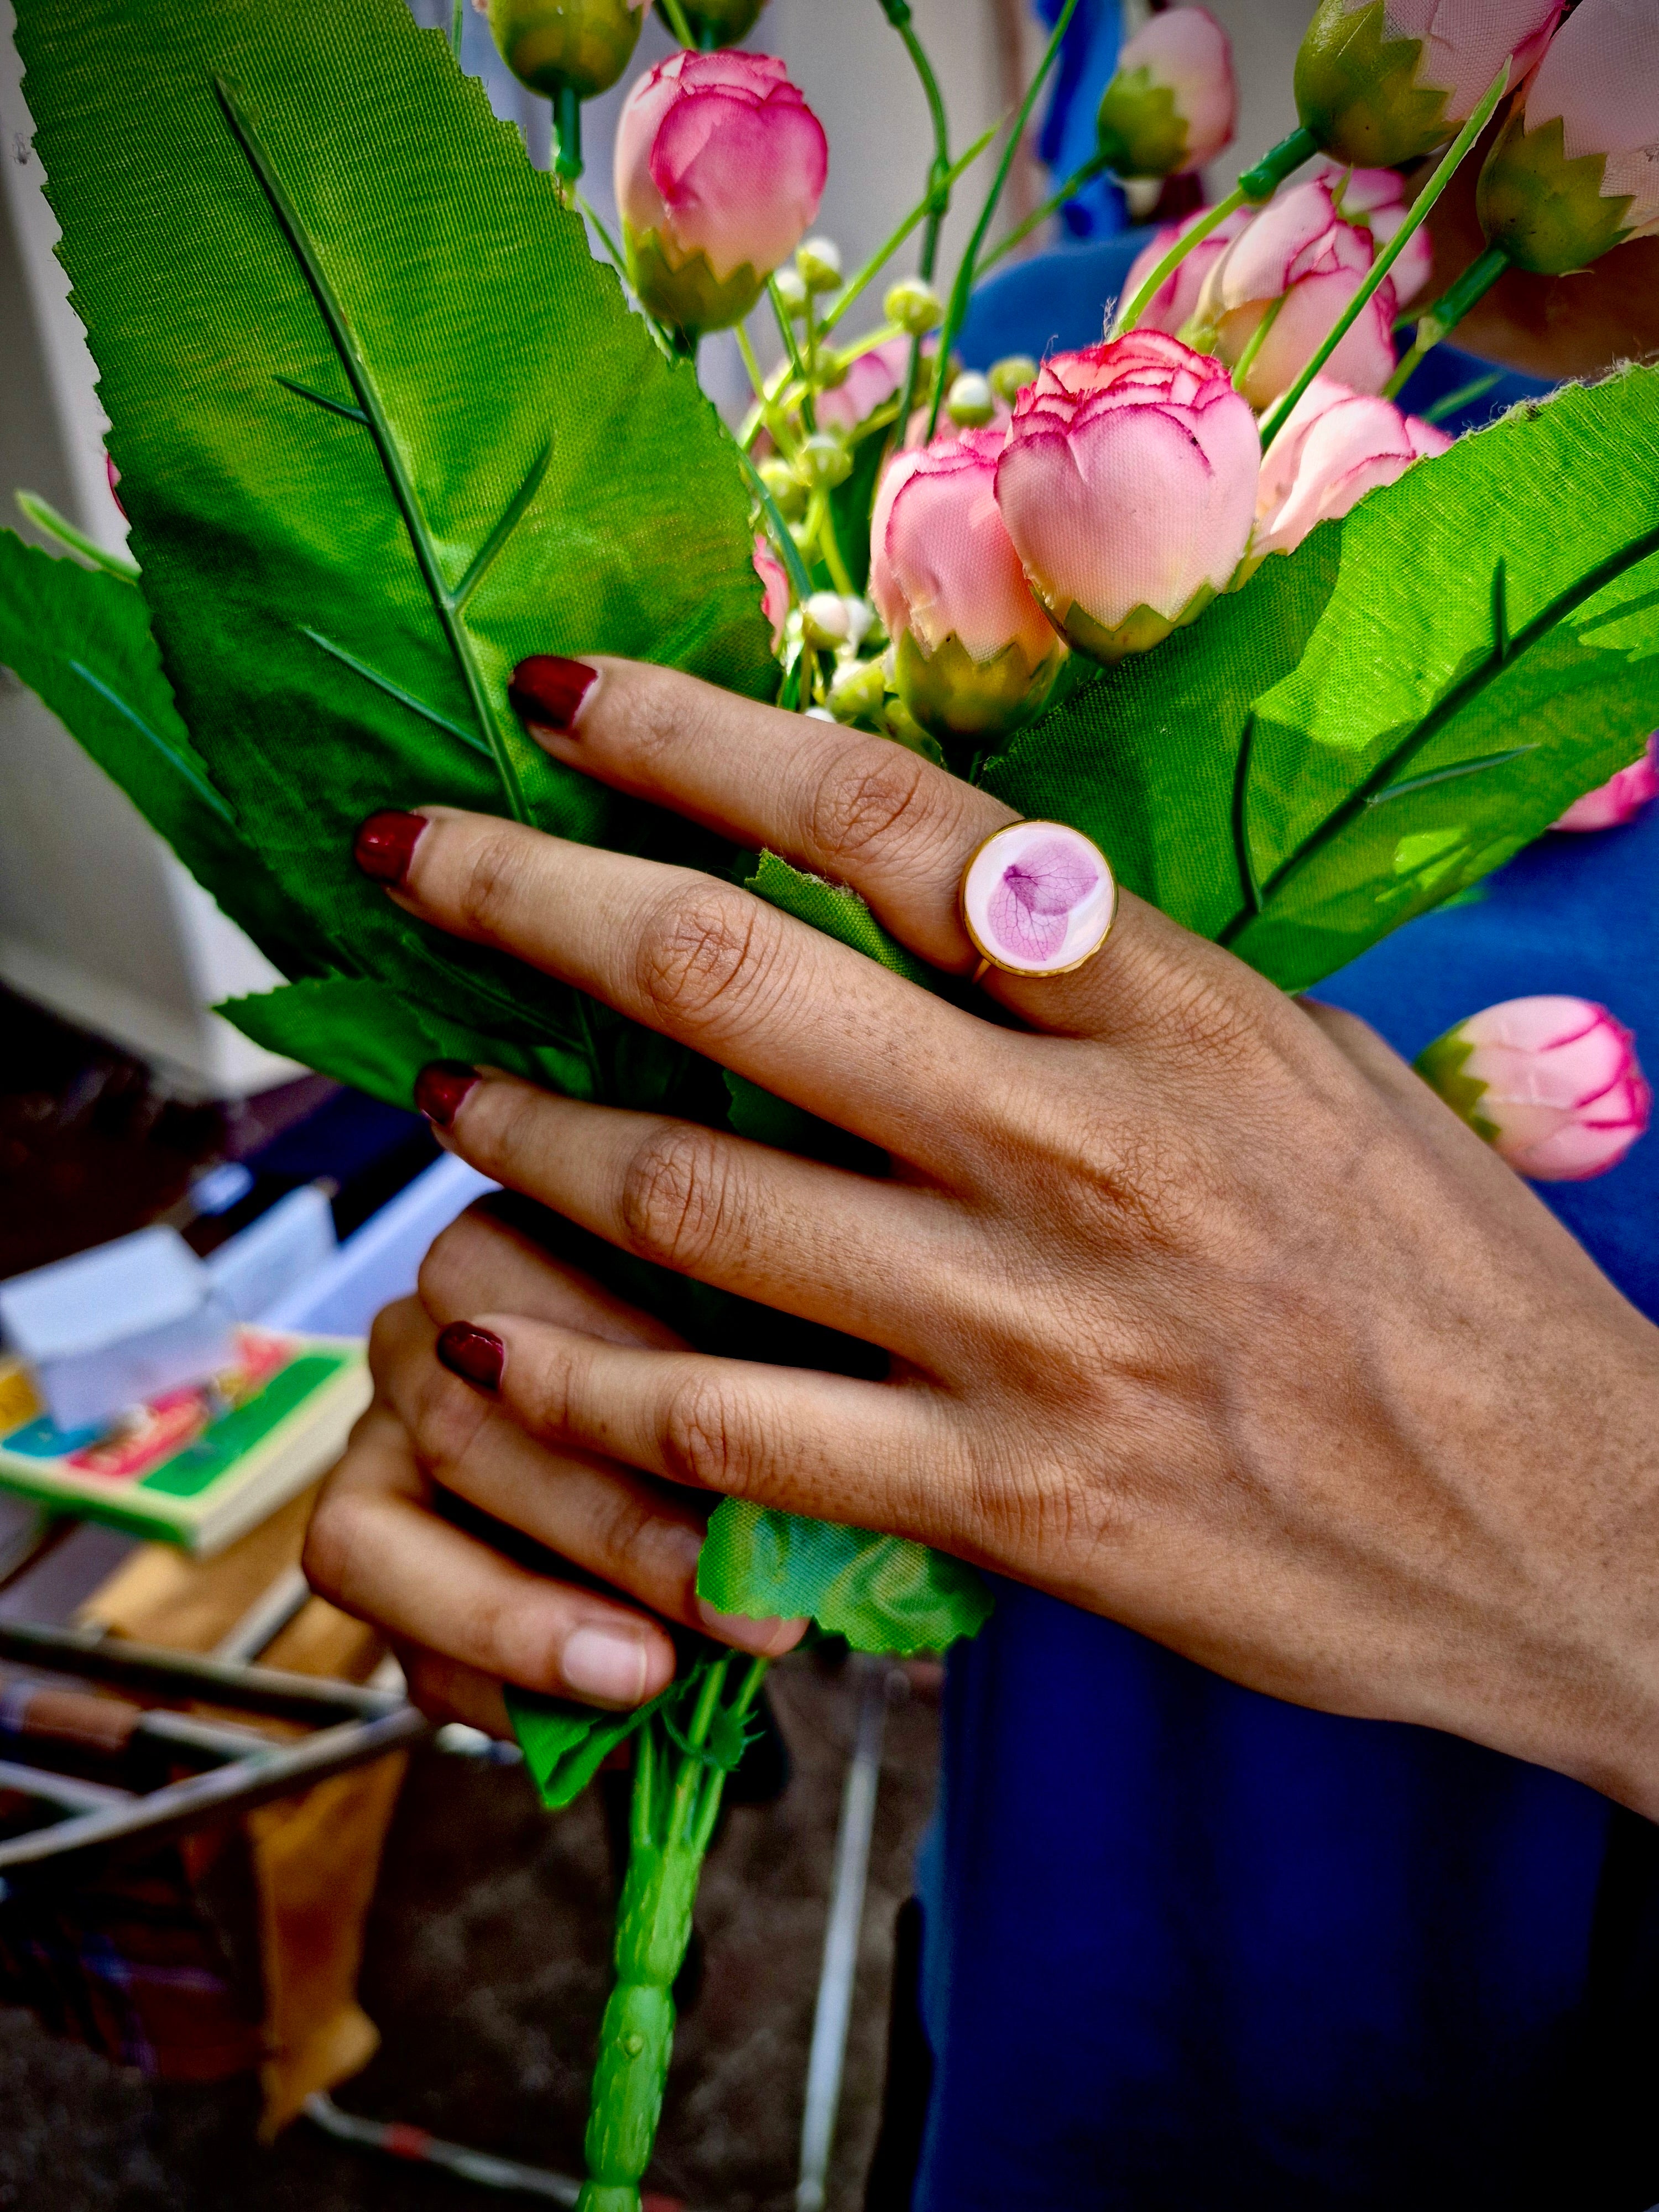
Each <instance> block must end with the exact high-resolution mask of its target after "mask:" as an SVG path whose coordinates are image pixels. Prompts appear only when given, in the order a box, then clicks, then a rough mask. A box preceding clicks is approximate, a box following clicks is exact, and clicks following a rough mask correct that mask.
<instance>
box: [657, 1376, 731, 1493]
mask: <svg viewBox="0 0 1659 2212" xmlns="http://www.w3.org/2000/svg"><path fill="white" fill-rule="evenodd" d="M743 1427H744V1425H743V1423H742V1422H741V1420H740V1419H739V1416H738V1402H737V1396H736V1393H735V1392H734V1390H733V1389H732V1385H731V1383H729V1382H728V1381H727V1380H726V1378H725V1377H724V1376H719V1375H711V1374H707V1373H702V1372H698V1371H696V1370H693V1371H692V1372H691V1373H690V1374H689V1375H688V1376H686V1378H685V1380H684V1382H683V1383H680V1384H679V1385H678V1388H677V1389H675V1391H674V1392H673V1394H672V1395H671V1397H670V1399H669V1401H668V1406H667V1410H666V1413H665V1417H664V1421H663V1449H664V1457H665V1464H666V1466H667V1468H668V1471H669V1474H670V1475H671V1478H672V1479H673V1480H675V1481H677V1482H684V1483H689V1484H690V1485H692V1486H695V1487H696V1488H697V1489H700V1490H727V1489H730V1488H731V1487H732V1485H733V1483H734V1482H735V1481H736V1480H737V1478H738V1474H739V1472H740V1471H741V1469H742V1468H743V1466H744V1462H745V1460H746V1457H747V1454H746V1453H745V1452H744V1450H743V1449H742V1446H741V1442H740V1439H741V1437H742V1434H743Z"/></svg>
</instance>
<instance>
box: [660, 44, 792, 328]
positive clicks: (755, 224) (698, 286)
mask: <svg viewBox="0 0 1659 2212" xmlns="http://www.w3.org/2000/svg"><path fill="white" fill-rule="evenodd" d="M828 167H829V147H828V145H827V143H826V142H825V139H824V136H823V126H822V125H820V123H819V122H818V119H817V116H816V115H814V114H813V112H812V111H811V108H810V107H809V106H807V105H806V102H805V100H803V99H802V97H801V95H800V94H799V91H798V90H797V89H796V88H795V87H794V86H793V84H791V83H790V82H789V79H788V76H787V74H786V72H785V70H784V65H783V64H782V63H781V61H778V60H776V59H775V58H774V57H773V56H772V55H770V54H750V53H738V52H731V51H722V52H718V53H709V54H703V53H692V52H680V53H675V54H671V55H670V56H669V58H668V59H667V60H666V61H665V62H659V63H658V64H657V66H656V67H655V69H653V70H652V71H651V73H650V75H649V76H645V77H641V80H640V82H638V83H637V84H636V85H635V87H634V88H633V90H632V91H631V92H630V93H629V95H628V98H627V100H625V101H624V102H623V111H622V114H621V116H620V118H618V120H617V207H618V209H619V210H621V213H622V222H623V240H624V242H625V244H626V246H627V251H628V269H629V276H631V277H632V279H633V282H634V289H635V291H636V292H637V293H638V294H639V295H640V298H641V300H642V301H644V303H645V305H646V307H648V308H649V310H650V311H651V313H653V315H655V316H657V317H658V318H659V319H660V320H661V321H663V322H665V323H668V324H671V325H674V326H675V327H677V328H678V329H682V330H686V331H708V330H720V329H724V328H725V327H726V325H727V324H730V323H735V322H739V321H741V319H743V317H744V315H746V314H747V313H748V312H749V310H750V307H753V306H754V304H755V302H756V301H757V300H758V299H759V297H760V295H761V292H762V290H763V288H764V286H765V283H766V280H767V278H768V277H769V276H770V275H771V273H772V271H773V270H775V269H776V268H777V267H778V266H779V265H780V264H781V263H782V262H784V261H786V260H787V258H788V257H789V256H790V254H792V253H793V252H794V250H795V248H796V246H798V245H799V243H800V241H801V239H802V237H803V236H804V235H805V231H806V228H807V226H808V225H809V224H810V223H811V221H812V218H813V217H814V216H816V215H817V211H818V202H819V200H820V199H821V198H822V197H823V180H824V177H825V174H826V173H827V170H828Z"/></svg>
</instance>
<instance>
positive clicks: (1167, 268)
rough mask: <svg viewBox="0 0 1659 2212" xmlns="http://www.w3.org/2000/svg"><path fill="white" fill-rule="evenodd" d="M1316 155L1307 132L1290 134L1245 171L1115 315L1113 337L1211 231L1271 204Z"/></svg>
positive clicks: (1141, 311)
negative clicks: (1293, 173)
mask: <svg viewBox="0 0 1659 2212" xmlns="http://www.w3.org/2000/svg"><path fill="white" fill-rule="evenodd" d="M1318 151H1319V149H1318V147H1317V146H1316V144H1315V143H1314V138H1313V133H1312V132H1311V131H1304V130H1300V129H1298V130H1295V131H1291V135H1290V137H1288V138H1281V139H1280V140H1279V143H1278V145H1277V146H1275V147H1273V149H1271V150H1270V151H1269V152H1267V153H1266V154H1264V155H1262V157H1261V160H1260V161H1258V162H1257V163H1256V165H1255V167H1254V168H1253V169H1246V170H1245V172H1244V173H1243V176H1242V177H1241V178H1240V179H1239V180H1238V182H1237V185H1235V186H1234V188H1233V190H1232V191H1230V192H1229V193H1228V195H1227V197H1226V198H1225V200H1218V201H1217V202H1216V204H1215V205H1214V206H1213V207H1212V208H1207V209H1206V210H1205V212H1204V214H1203V216H1201V217H1200V220H1199V221H1198V222H1195V223H1194V225H1193V227H1192V228H1191V229H1190V230H1188V231H1184V232H1183V233H1182V235H1181V236H1180V237H1179V238H1178V239H1176V242H1175V244H1174V245H1173V246H1171V247H1170V250H1169V252H1167V253H1166V254H1165V255H1164V258H1163V259H1162V260H1161V261H1160V262H1159V263H1158V266H1157V267H1156V268H1155V269H1154V270H1152V274H1151V276H1148V277H1147V278H1146V282H1145V283H1143V284H1142V286H1141V288H1140V289H1139V291H1138V292H1137V293H1136V294H1135V295H1134V297H1133V300H1131V301H1130V302H1129V304H1128V306H1127V307H1125V308H1124V309H1123V310H1122V311H1121V313H1120V314H1119V315H1118V318H1117V319H1116V321H1115V323H1114V325H1113V326H1112V335H1113V336H1114V337H1122V336H1123V335H1124V333H1125V332H1126V331H1132V330H1133V328H1134V327H1135V325H1136V324H1137V323H1138V322H1139V320H1140V319H1141V317H1142V316H1143V315H1144V314H1145V313H1146V310H1147V308H1148V307H1150V306H1151V305H1152V301H1153V300H1154V299H1155V298H1156V296H1157V295H1158V293H1159V292H1161V291H1162V290H1163V289H1164V285H1165V284H1166V283H1168V282H1169V280H1170V277H1171V276H1174V275H1175V272H1176V270H1177V269H1179V268H1180V266H1181V264H1182V262H1183V261H1184V260H1185V259H1186V258H1187V256H1188V254H1189V253H1190V252H1192V251H1193V250H1194V247H1195V246H1202V244H1203V243H1204V241H1205V240H1206V238H1208V237H1209V235H1210V234H1211V233H1212V231H1215V230H1219V228H1221V226H1222V224H1223V223H1224V222H1226V220H1227V218H1228V216H1231V215H1237V213H1238V210H1240V208H1242V207H1260V206H1261V203H1262V202H1263V201H1264V200H1270V199H1271V198H1272V197H1273V194H1274V193H1275V192H1276V191H1278V190H1279V186H1280V185H1282V184H1283V183H1284V181H1285V178H1286V177H1288V176H1289V175H1290V173H1291V170H1292V169H1299V168H1300V167H1302V164H1303V163H1304V161H1310V160H1311V159H1312V158H1313V156H1314V155H1316V153H1317V152H1318Z"/></svg>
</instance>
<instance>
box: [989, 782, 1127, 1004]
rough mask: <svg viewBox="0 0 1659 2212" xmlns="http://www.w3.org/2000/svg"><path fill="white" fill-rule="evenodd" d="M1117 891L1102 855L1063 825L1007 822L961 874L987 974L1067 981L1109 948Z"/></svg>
mask: <svg viewBox="0 0 1659 2212" xmlns="http://www.w3.org/2000/svg"><path fill="white" fill-rule="evenodd" d="M1116 912H1117V884H1116V881H1115V878H1114V877H1113V874H1112V871H1111V868H1110V866H1109V864H1108V862H1107V859H1106V855H1105V854H1103V852H1102V851H1101V849H1100V848H1099V846H1098V845H1096V844H1094V843H1093V842H1091V840H1090V839H1089V838H1087V837H1085V836H1084V834H1083V832H1082V831H1081V830H1080V829H1069V828H1068V827H1067V826H1066V823H1063V822H1011V823H1009V824H1008V827H1007V828H1006V829H999V830H998V831H997V833H996V835H995V836H993V837H987V839H986V841H985V842H984V843H983V844H982V845H981V847H980V848H979V850H978V852H976V853H975V854H974V857H973V858H972V860H969V863H968V866H966V867H965V868H964V869H963V873H962V919H963V927H965V928H966V930H967V932H968V934H969V937H971V938H972V939H973V940H974V949H975V951H976V952H977V953H979V955H980V956H981V957H980V963H979V966H978V967H977V968H976V969H975V970H974V981H975V982H976V983H977V982H978V981H980V979H981V976H982V975H984V974H985V972H986V970H987V969H990V968H1000V969H1001V970H1002V971H1003V973H1004V974H1005V975H1070V974H1071V972H1072V970H1073V969H1074V968H1081V967H1082V965H1083V963H1084V962H1085V960H1092V959H1093V958H1094V957H1095V955H1096V953H1097V952H1098V951H1099V950H1100V948H1101V946H1102V945H1103V944H1104V943H1105V942H1106V936H1107V933H1108V931H1109V929H1110V928H1111V926H1112V917H1113V916H1114V915H1115V913H1116Z"/></svg>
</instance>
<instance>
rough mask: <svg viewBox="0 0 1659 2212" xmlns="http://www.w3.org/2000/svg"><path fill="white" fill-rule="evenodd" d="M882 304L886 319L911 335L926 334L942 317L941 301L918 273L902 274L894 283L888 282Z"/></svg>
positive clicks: (934, 329) (943, 305)
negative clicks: (915, 274)
mask: <svg viewBox="0 0 1659 2212" xmlns="http://www.w3.org/2000/svg"><path fill="white" fill-rule="evenodd" d="M881 306H882V313H884V315H885V316H886V318H887V319H888V321H889V322H890V323H896V324H897V325H898V326H899V328H900V329H901V330H902V331H909V333H910V335H911V337H916V338H921V337H927V333H928V331H936V330H937V329H938V328H939V325H940V324H941V323H942V322H943V321H944V320H945V302H944V301H943V300H941V299H940V297H939V294H938V293H937V292H936V291H935V290H934V289H933V286H932V285H931V284H925V283H923V282H922V280H921V277H920V276H902V277H901V278H900V279H899V281H898V283H896V284H893V285H890V286H889V288H888V292H887V296H886V298H885V299H884V301H882V303H881Z"/></svg>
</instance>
